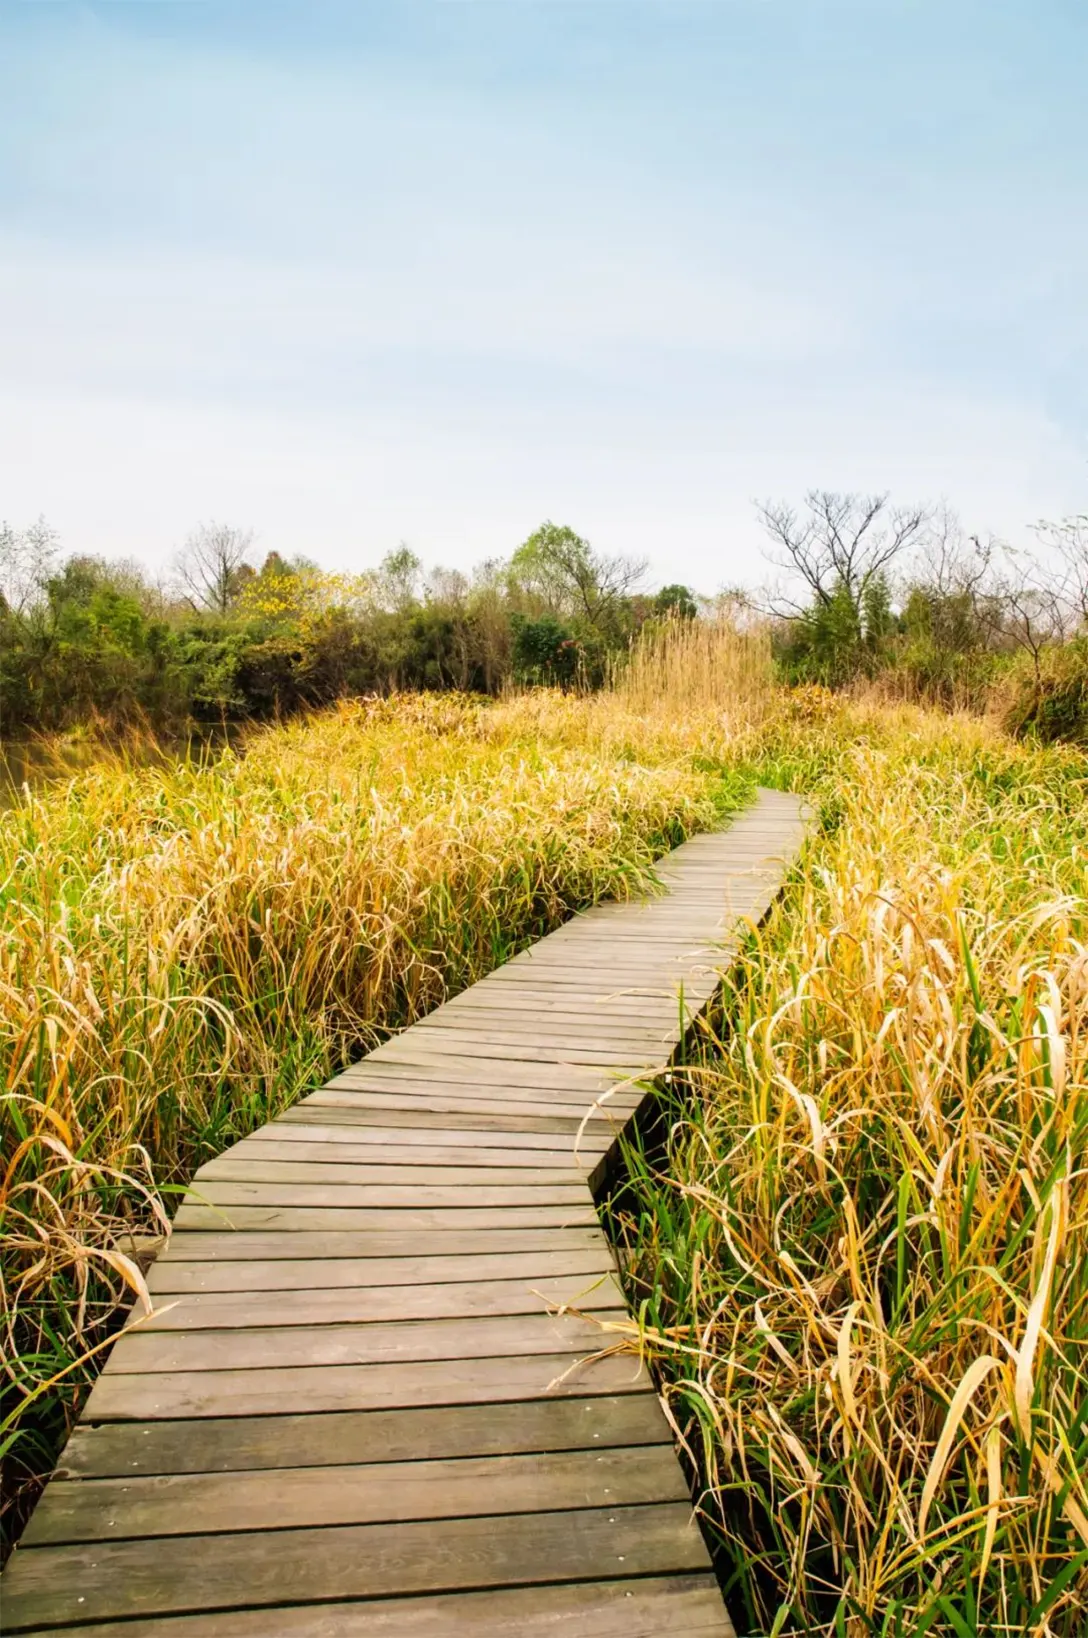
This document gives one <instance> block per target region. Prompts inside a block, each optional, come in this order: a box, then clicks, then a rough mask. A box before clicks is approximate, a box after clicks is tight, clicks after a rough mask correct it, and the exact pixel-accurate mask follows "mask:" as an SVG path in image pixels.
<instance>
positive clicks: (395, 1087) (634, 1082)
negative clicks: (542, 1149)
mask: <svg viewBox="0 0 1088 1638" xmlns="http://www.w3.org/2000/svg"><path fill="white" fill-rule="evenodd" d="M661 1061H662V1060H661V1059H660V1058H659V1059H658V1060H657V1063H661ZM480 1062H481V1063H483V1069H484V1073H483V1074H481V1075H478V1076H477V1075H474V1074H472V1073H470V1072H469V1070H468V1069H466V1067H465V1063H464V1060H463V1059H461V1058H460V1057H458V1058H457V1060H456V1061H453V1062H451V1061H450V1060H448V1059H446V1060H445V1061H444V1063H442V1064H440V1063H438V1062H436V1063H435V1064H433V1065H432V1064H428V1065H427V1066H425V1067H423V1066H415V1065H413V1066H412V1067H411V1068H408V1067H407V1066H401V1065H399V1064H397V1065H394V1064H393V1063H391V1062H383V1063H381V1064H375V1065H374V1067H373V1068H372V1069H368V1070H364V1071H360V1072H359V1073H357V1074H354V1075H351V1076H350V1077H349V1076H348V1075H338V1076H337V1078H336V1080H335V1081H330V1082H329V1084H328V1086H324V1087H322V1088H321V1089H320V1090H319V1091H317V1092H312V1093H310V1095H309V1097H308V1098H306V1099H305V1102H304V1105H303V1107H305V1108H307V1109H309V1108H322V1107H324V1108H328V1107H330V1106H331V1103H330V1100H331V1101H332V1102H335V1100H336V1098H337V1096H338V1095H339V1094H344V1093H349V1094H352V1096H349V1097H343V1096H340V1102H341V1103H342V1104H348V1105H350V1104H352V1103H360V1102H364V1101H365V1102H366V1103H367V1104H368V1105H370V1107H373V1106H374V1105H373V1102H372V1099H371V1094H375V1093H376V1094H379V1095H383V1096H385V1097H388V1096H390V1095H391V1094H394V1093H395V1094H401V1093H406V1092H411V1093H415V1094H416V1096H418V1097H428V1098H431V1097H442V1098H475V1099H476V1100H477V1101H478V1102H481V1103H491V1104H535V1103H544V1104H546V1105H547V1106H548V1108H549V1109H555V1110H557V1111H558V1112H559V1113H560V1114H562V1113H565V1111H564V1108H563V1106H564V1105H565V1104H570V1105H573V1106H574V1107H575V1108H582V1107H584V1106H586V1105H589V1104H591V1103H592V1102H593V1100H594V1098H596V1097H598V1096H599V1095H600V1093H601V1092H607V1091H613V1090H616V1091H619V1092H626V1093H628V1094H629V1095H631V1096H632V1097H635V1096H637V1094H638V1092H639V1091H640V1090H641V1089H642V1087H643V1085H644V1084H645V1082H646V1079H647V1077H646V1075H645V1073H644V1072H642V1071H640V1073H639V1075H638V1077H637V1078H635V1077H628V1076H625V1075H622V1074H619V1073H613V1072H610V1071H605V1072H601V1071H599V1070H594V1071H593V1072H592V1074H591V1075H589V1076H585V1075H583V1073H582V1069H581V1067H580V1066H579V1067H578V1068H576V1069H575V1070H574V1072H573V1074H570V1076H569V1078H568V1066H567V1065H559V1066H556V1067H555V1068H551V1069H550V1070H549V1073H550V1075H551V1078H552V1082H553V1084H552V1085H550V1086H540V1085H538V1084H537V1083H536V1082H535V1081H533V1080H528V1081H522V1080H521V1079H520V1077H519V1075H518V1073H517V1071H518V1070H519V1069H524V1068H526V1067H528V1068H530V1069H533V1070H536V1069H537V1068H538V1067H540V1066H538V1065H536V1064H530V1065H528V1066H526V1065H524V1064H516V1065H506V1064H503V1065H501V1067H502V1068H504V1069H507V1070H508V1071H509V1073H508V1075H507V1076H506V1077H504V1078H502V1079H500V1078H499V1077H497V1076H496V1075H495V1074H494V1073H493V1072H492V1065H491V1062H490V1060H488V1061H486V1062H484V1061H483V1060H480ZM363 1094H366V1097H365V1099H364V1097H363ZM482 1112H483V1113H489V1112H490V1111H482Z"/></svg>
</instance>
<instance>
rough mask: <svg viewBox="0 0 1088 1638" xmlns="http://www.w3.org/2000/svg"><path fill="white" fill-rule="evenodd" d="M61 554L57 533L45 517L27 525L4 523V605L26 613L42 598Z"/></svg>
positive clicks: (0, 597)
mask: <svg viewBox="0 0 1088 1638" xmlns="http://www.w3.org/2000/svg"><path fill="white" fill-rule="evenodd" d="M56 555H57V536H56V534H55V533H54V531H53V530H52V529H51V528H50V527H49V525H48V523H46V521H45V519H44V518H39V519H38V521H37V523H32V524H30V526H29V527H28V528H26V529H13V528H12V527H11V524H10V523H0V607H4V606H6V607H7V608H9V609H10V610H11V611H12V613H13V614H25V613H27V611H28V610H29V609H30V608H31V607H32V606H33V605H35V604H36V603H37V602H39V600H40V598H41V597H42V595H43V594H44V591H45V582H46V580H47V579H48V576H49V571H50V569H51V568H52V567H53V561H54V559H55V558H56Z"/></svg>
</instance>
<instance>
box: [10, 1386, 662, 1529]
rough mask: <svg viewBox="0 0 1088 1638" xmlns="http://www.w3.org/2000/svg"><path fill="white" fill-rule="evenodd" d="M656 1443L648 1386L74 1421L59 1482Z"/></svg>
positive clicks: (658, 1434)
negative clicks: (453, 1401) (272, 1412)
mask: <svg viewBox="0 0 1088 1638" xmlns="http://www.w3.org/2000/svg"><path fill="white" fill-rule="evenodd" d="M661 1443H665V1444H667V1445H668V1447H669V1449H670V1450H671V1449H672V1440H671V1435H670V1433H669V1428H668V1425H667V1423H666V1421H665V1418H664V1416H663V1415H662V1412H661V1406H660V1405H659V1403H658V1400H657V1396H656V1394H654V1393H652V1392H650V1391H649V1384H648V1383H647V1384H646V1386H645V1390H644V1391H643V1392H641V1393H624V1394H620V1395H607V1394H605V1395H602V1396H600V1397H597V1398H592V1399H579V1398H561V1397H559V1396H556V1395H553V1396H552V1397H551V1398H548V1399H530V1400H525V1401H521V1402H516V1403H510V1402H507V1403H494V1404H479V1405H472V1404H463V1405H453V1406H433V1405H426V1406H422V1407H420V1408H412V1409H409V1410H372V1411H328V1412H325V1413H322V1414H318V1415H299V1414H294V1413H290V1412H288V1413H287V1414H285V1415H282V1416H239V1417H222V1418H218V1419H217V1418H209V1419H207V1420H205V1421H196V1422H193V1421H185V1422H171V1421H158V1422H149V1423H147V1424H146V1425H143V1426H132V1425H131V1424H127V1423H118V1422H102V1423H97V1424H94V1423H90V1422H81V1423H80V1424H79V1426H78V1427H77V1428H76V1429H75V1431H74V1432H73V1434H72V1437H71V1438H70V1439H69V1441H68V1445H67V1447H66V1449H65V1451H64V1455H63V1456H62V1458H61V1462H60V1466H59V1468H58V1473H59V1474H60V1475H61V1476H62V1477H67V1478H72V1479H92V1478H124V1477H126V1476H128V1475H129V1474H140V1473H142V1474H154V1473H160V1474H169V1473H236V1472H245V1471H248V1470H249V1469H251V1468H267V1467H275V1468H281V1467H337V1466H339V1465H340V1464H341V1463H352V1462H378V1461H387V1462H417V1461H422V1460H424V1459H426V1458H432V1459H443V1460H452V1459H453V1458H455V1457H459V1456H509V1455H518V1454H519V1453H525V1452H530V1451H541V1450H591V1449H593V1450H597V1449H600V1450H604V1449H610V1448H613V1447H616V1446H621V1445H646V1444H661ZM49 1494H51V1492H48V1491H47V1492H46V1496H47V1498H48V1496H49ZM43 1505H47V1501H46V1502H45V1503H43Z"/></svg>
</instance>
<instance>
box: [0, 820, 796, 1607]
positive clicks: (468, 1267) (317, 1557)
mask: <svg viewBox="0 0 1088 1638" xmlns="http://www.w3.org/2000/svg"><path fill="white" fill-rule="evenodd" d="M801 836H802V820H801V809H800V804H799V803H798V801H797V800H796V799H795V798H792V797H788V796H783V795H781V794H777V793H774V792H769V791H765V792H761V793H760V796H759V799H758V801H757V802H756V803H755V804H754V805H753V806H752V807H751V808H749V809H748V810H746V811H745V812H744V813H743V814H741V815H740V816H739V818H738V819H737V820H736V821H735V822H734V823H733V824H732V826H731V827H730V828H729V829H728V830H726V831H723V832H718V833H715V834H712V835H705V836H698V837H696V838H694V839H693V840H692V841H690V842H688V843H686V844H685V845H684V846H683V847H680V848H678V849H676V851H675V852H674V853H673V854H671V855H670V856H669V857H668V859H667V860H665V861H664V863H663V866H662V869H661V874H662V876H663V878H664V880H665V881H666V882H667V884H668V887H669V889H670V891H669V893H668V894H667V895H666V896H663V897H657V898H654V899H650V900H648V901H642V902H639V903H636V904H605V905H600V906H598V907H597V908H595V909H593V910H590V911H588V912H587V913H585V914H584V915H580V916H577V917H575V919H574V920H573V921H571V922H569V923H568V924H567V925H566V926H564V927H562V928H560V929H559V931H558V932H555V933H553V934H551V936H550V937H548V938H545V939H543V940H541V942H540V943H539V944H537V945H535V946H534V947H533V948H532V949H531V950H529V951H527V952H526V953H525V954H523V955H520V956H518V957H516V958H515V959H514V960H513V961H511V962H509V963H508V964H507V965H506V966H504V967H502V968H500V969H499V970H498V971H496V972H494V973H492V974H490V976H489V977H487V978H485V979H484V980H483V981H482V982H481V983H479V984H475V985H474V986H473V987H472V989H470V990H467V991H466V992H465V993H464V994H462V995H459V996H457V997H456V999H454V1000H452V1001H449V1002H447V1003H446V1005H444V1006H442V1007H439V1008H438V1009H437V1011H435V1012H433V1013H431V1014H430V1015H429V1017H427V1018H425V1019H423V1020H421V1021H420V1022H419V1023H418V1024H415V1025H414V1026H413V1027H412V1028H411V1029H408V1030H406V1031H405V1032H404V1033H403V1034H401V1035H398V1036H397V1037H395V1039H393V1040H391V1041H389V1042H387V1043H386V1044H385V1045H384V1046H381V1047H379V1048H378V1050H377V1051H375V1052H372V1053H371V1054H370V1055H369V1057H367V1058H365V1059H363V1060H362V1061H361V1062H360V1063H358V1064H356V1065H354V1066H353V1067H352V1068H351V1069H349V1070H348V1071H347V1072H346V1073H345V1074H343V1075H339V1076H338V1077H337V1078H336V1079H335V1080H334V1081H331V1082H330V1083H329V1084H328V1086H326V1087H323V1088H322V1089H321V1091H319V1092H315V1093H314V1094H313V1095H312V1096H311V1097H308V1098H306V1099H305V1100H303V1102H301V1103H300V1104H298V1105H297V1106H296V1107H294V1108H293V1109H290V1110H288V1112H287V1113H286V1114H285V1115H283V1116H281V1117H280V1119H279V1120H276V1121H273V1122H271V1123H270V1124H269V1125H268V1126H265V1127H262V1129H261V1130H260V1131H259V1132H256V1133H254V1134H253V1136H252V1137H248V1138H245V1139H244V1140H243V1141H242V1142H241V1143H238V1144H236V1145H235V1146H234V1147H233V1148H232V1149H230V1150H228V1151H227V1152H226V1153H225V1154H223V1155H220V1156H219V1157H218V1158H217V1159H215V1160H213V1161H211V1162H210V1163H209V1164H208V1165H206V1166H204V1167H203V1168H202V1169H201V1171H200V1173H199V1175H198V1177H197V1179H196V1180H195V1182H194V1184H193V1187H192V1189H191V1190H190V1192H189V1194H188V1195H187V1196H186V1198H185V1200H184V1203H183V1204H182V1206H181V1209H180V1211H179V1212H178V1215H177V1220H176V1225H175V1232H174V1234H173V1237H172V1239H171V1241H170V1245H169V1248H168V1250H167V1251H166V1252H165V1254H164V1255H163V1256H162V1257H161V1258H160V1259H159V1261H158V1262H157V1263H156V1265H155V1267H154V1269H153V1270H152V1273H151V1277H150V1285H151V1289H152V1291H153V1293H154V1295H155V1300H156V1302H157V1303H158V1304H160V1306H159V1308H158V1309H157V1312H156V1313H155V1314H154V1315H153V1316H152V1317H151V1318H150V1319H147V1320H144V1321H142V1322H141V1323H140V1324H139V1325H138V1326H137V1327H135V1328H133V1329H131V1330H130V1331H128V1332H126V1333H125V1334H124V1335H123V1336H122V1337H121V1339H120V1340H119V1342H118V1343H117V1345H116V1346H115V1348H114V1349H113V1352H112V1354H111V1356H110V1359H109V1362H108V1364H107V1365H106V1368H105V1370H104V1371H103V1373H102V1375H101V1377H100V1378H99V1380H98V1382H97V1384H96V1385H95V1387H94V1389H93V1390H92V1392H91V1395H90V1398H89V1401H88V1404H87V1407H86V1410H85V1413H84V1416H83V1419H82V1422H81V1423H80V1425H79V1426H78V1427H77V1428H76V1430H75V1432H74V1433H73V1435H72V1438H71V1440H70V1442H69V1444H68V1448H67V1450H66V1451H65V1453H64V1457H63V1460H62V1462H61V1466H60V1469H59V1471H58V1474H57V1476H56V1478H54V1479H53V1480H52V1481H51V1483H50V1484H49V1485H48V1487H47V1489H46V1491H45V1494H44V1496H43V1498H42V1501H41V1503H40V1505H39V1507H38V1508H37V1511H36V1512H35V1514H34V1516H33V1518H32V1519H31V1521H30V1525H29V1527H28V1529H27V1531H26V1534H25V1537H24V1539H23V1543H22V1545H21V1546H20V1547H19V1548H18V1550H17V1552H16V1554H15V1556H14V1559H13V1561H12V1564H11V1566H10V1568H9V1571H8V1573H7V1575H6V1576H5V1578H4V1589H3V1590H4V1598H3V1630H4V1631H5V1632H6V1633H12V1634H14V1633H17V1632H20V1633H21V1632H28V1631H29V1632H35V1633H38V1634H44V1633H49V1632H55V1631H59V1630H64V1631H65V1633H66V1634H67V1638H77V1635H78V1638H134V1635H135V1634H140V1635H141V1638H349V1635H350V1638H447V1635H450V1638H452V1635H456V1634H468V1633H472V1634H473V1635H474V1638H499V1635H504V1638H515V1635H516V1638H526V1635H529V1638H532V1635H543V1634H556V1633H563V1634H565V1635H570V1638H575V1635H586V1638H589V1635H591V1634H592V1635H593V1638H619V1635H620V1634H622V1635H623V1638H639V1635H643V1638H661V1635H664V1634H670V1635H671V1634H685V1635H698V1634H703V1635H707V1638H709V1635H714V1638H728V1635H730V1634H731V1632H732V1628H731V1627H730V1624H729V1619H728V1617H727V1615H726V1613H725V1609H724V1607H723V1604H722V1600H721V1596H720V1593H719V1591H718V1587H717V1584H716V1582H715V1579H714V1576H713V1574H712V1572H711V1567H710V1560H709V1558H708V1555H707V1550H706V1547H705V1545H704V1543H703V1539H702V1536H701V1534H700V1531H699V1528H698V1526H697V1524H696V1523H695V1521H694V1519H693V1516H692V1510H691V1505H690V1500H689V1497H688V1493H687V1490H686V1487H685V1483H684V1479H683V1475H682V1473H681V1470H680V1466H679V1464H678V1462H677V1459H676V1456H675V1454H674V1450H673V1446H672V1443H671V1439H670V1434H669V1429H668V1426H667V1424H666V1421H665V1418H664V1416H663V1414H662V1412H661V1409H660V1406H659V1403H658V1400H657V1397H656V1395H655V1393H654V1391H653V1387H652V1384H651V1382H650V1379H649V1377H648V1375H647V1373H646V1371H645V1370H644V1369H643V1368H642V1367H640V1365H639V1364H638V1361H637V1360H636V1359H635V1358H634V1357H633V1356H632V1355H631V1354H605V1355H604V1356H603V1357H595V1356H596V1353H597V1350H598V1349H599V1348H600V1347H601V1344H602V1340H604V1341H605V1342H607V1338H604V1339H602V1335H601V1332H600V1330H599V1329H597V1328H595V1327H594V1326H593V1325H592V1324H591V1323H590V1322H588V1321H587V1320H586V1319H585V1318H583V1317H582V1315H581V1314H569V1313H568V1314H556V1313H554V1312H549V1310H550V1309H554V1308H555V1307H557V1306H558V1305H560V1304H564V1303H569V1304H573V1305H575V1306H577V1307H578V1308H579V1309H580V1310H582V1311H583V1313H593V1314H597V1315H599V1316H603V1317H605V1318H607V1317H608V1316H609V1315H613V1316H615V1315H617V1314H618V1313H619V1312H620V1311H622V1309H623V1297H622V1295H621V1292H620V1288H619V1285H618V1284H617V1281H616V1277H615V1269H614V1264H613V1259H612V1256H611V1253H610V1250H609V1246H608V1242H607V1241H606V1239H605V1236H604V1234H603V1232H602V1230H601V1227H600V1224H599V1222H598V1218H597V1212H596V1210H595V1207H594V1201H593V1194H592V1186H593V1183H594V1179H595V1175H596V1174H597V1173H599V1172H600V1170H601V1163H602V1160H603V1157H604V1156H605V1154H606V1152H607V1150H608V1149H609V1148H610V1146H611V1145H612V1143H613V1142H614V1141H615V1136H616V1132H617V1130H619V1129H622V1127H623V1125H624V1123H625V1122H626V1121H627V1120H628V1119H630V1117H631V1116H632V1115H633V1114H634V1112H635V1110H636V1109H637V1108H638V1105H639V1104H640V1102H641V1101H642V1100H643V1098H645V1097H646V1096H648V1095H649V1094H647V1092H646V1091H645V1089H644V1088H642V1087H638V1086H632V1085H630V1084H627V1085H623V1084H622V1082H623V1081H624V1080H629V1078H630V1077H634V1076H640V1077H643V1078H646V1077H651V1076H652V1075H653V1074H654V1072H655V1071H656V1070H657V1069H659V1068H660V1067H661V1066H663V1065H664V1063H665V1062H667V1060H668V1059H669V1057H670V1056H671V1054H672V1053H673V1051H674V1050H675V1048H676V1046H677V1043H678V1041H679V1038H680V1035H681V1031H682V1028H683V1027H684V1022H683V1015H685V1014H686V1017H687V1018H688V1019H690V1018H691V1017H693V1016H694V1015H695V1014H696V1013H697V1012H698V1011H699V1010H700V1009H701V1008H702V1007H703V1006H704V1005H705V1003H706V1001H707V1000H708V998H709V997H710V996H711V994H712V993H713V991H714V989H715V988H716V986H717V984H718V981H719V974H720V972H721V969H722V967H723V966H724V965H727V964H728V960H729V954H728V952H729V950H730V949H731V948H732V947H733V944H734V940H735V937H736V923H737V921H738V920H739V919H740V918H743V917H759V916H760V915H761V914H762V913H763V911H764V910H765V909H766V907H767V905H768V904H769V902H770V900H771V899H772V897H773V896H774V893H775V892H776V890H777V887H778V885H779V882H780V880H781V878H782V874H783V871H784V868H785V864H786V862H788V860H789V859H791V858H792V857H793V856H794V855H795V853H796V851H797V849H798V847H799V845H800V842H801ZM681 988H682V1001H681V999H680V991H681ZM617 1083H620V1084H619V1085H618V1086H617ZM613 1087H615V1088H616V1090H614V1091H610V1090H609V1089H610V1088H613Z"/></svg>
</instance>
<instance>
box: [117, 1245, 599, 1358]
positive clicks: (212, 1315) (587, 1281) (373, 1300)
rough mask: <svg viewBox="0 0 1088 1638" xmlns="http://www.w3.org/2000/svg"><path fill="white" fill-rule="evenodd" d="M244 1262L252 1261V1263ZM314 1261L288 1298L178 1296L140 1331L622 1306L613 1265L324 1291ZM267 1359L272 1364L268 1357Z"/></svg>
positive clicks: (276, 1294) (272, 1294)
mask: <svg viewBox="0 0 1088 1638" xmlns="http://www.w3.org/2000/svg"><path fill="white" fill-rule="evenodd" d="M245 1266H246V1267H250V1266H251V1265H249V1264H246V1265H245ZM307 1266H310V1267H311V1276H310V1277H311V1280H312V1281H314V1282H315V1283H313V1284H312V1285H311V1287H310V1288H309V1289H308V1290H305V1291H299V1292H298V1294H297V1295H296V1296H295V1297H293V1298H292V1300H291V1301H290V1302H284V1300H283V1297H282V1295H281V1294H280V1292H279V1291H271V1292H254V1291H252V1290H250V1291H248V1292H247V1293H246V1294H245V1295H240V1294H239V1293H238V1292H236V1291H230V1292H222V1293H220V1294H218V1295H216V1294H213V1293H209V1294H207V1295H203V1296H201V1295H196V1296H184V1295H180V1296H178V1295H175V1296H173V1297H168V1298H165V1299H164V1306H163V1307H162V1308H160V1309H158V1310H157V1311H156V1312H155V1313H153V1314H150V1315H141V1316H140V1318H139V1321H138V1324H139V1334H140V1335H141V1336H144V1335H146V1334H147V1333H148V1332H151V1331H194V1332H195V1331H200V1330H217V1331H224V1330H226V1331H231V1330H242V1329H245V1330H253V1329H256V1328H259V1327H273V1326H278V1327H283V1326H300V1327H309V1326H312V1325H355V1324H370V1323H373V1322H374V1321H376V1320H388V1321H390V1322H392V1321H403V1320H430V1319H465V1318H468V1317H470V1316H472V1315H484V1314H540V1313H543V1312H544V1311H545V1310H546V1309H549V1308H558V1307H561V1306H563V1305H568V1306H570V1305H573V1306H574V1307H576V1308H579V1309H592V1310H593V1312H594V1313H601V1312H603V1311H604V1310H606V1309H622V1308H624V1306H625V1305H624V1299H623V1293H622V1292H621V1291H620V1288H619V1286H618V1285H617V1283H616V1280H615V1277H614V1275H613V1274H612V1273H611V1272H610V1271H606V1272H603V1273H594V1274H575V1275H567V1276H560V1277H556V1276H549V1275H537V1276H533V1277H529V1278H522V1279H517V1278H516V1277H515V1278H509V1279H507V1278H500V1279H486V1280H480V1281H457V1280H449V1281H446V1282H444V1283H442V1284H438V1285H422V1284H420V1285H412V1286H405V1285H404V1284H403V1283H400V1284H396V1285H388V1286H379V1285H370V1286H336V1287H332V1288H331V1289H326V1288H324V1287H322V1286H321V1284H320V1276H319V1275H318V1276H315V1275H314V1273H313V1271H312V1265H307ZM262 1363H266V1364H267V1363H270V1361H268V1360H263V1361H262Z"/></svg>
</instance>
